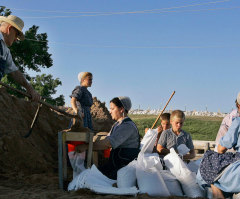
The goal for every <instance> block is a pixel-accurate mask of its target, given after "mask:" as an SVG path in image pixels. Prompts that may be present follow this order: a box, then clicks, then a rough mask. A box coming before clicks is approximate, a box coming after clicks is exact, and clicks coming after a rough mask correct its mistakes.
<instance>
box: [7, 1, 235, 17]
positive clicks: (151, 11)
mask: <svg viewBox="0 0 240 199" xmlns="http://www.w3.org/2000/svg"><path fill="white" fill-rule="evenodd" d="M229 1H231V0H221V1H211V2H205V3H197V4H190V5H182V6H174V7H169V8H160V9H151V10H142V11H130V12H80V11H75V12H66V11H51V10H50V11H48V10H29V9H17V8H11V10H21V11H31V12H47V13H65V14H80V13H81V14H84V15H78V16H43V17H27V16H26V17H23V18H72V17H86V16H88V17H91V16H109V15H124V14H145V13H156V12H155V11H163V10H172V9H180V8H187V7H194V6H202V5H209V4H217V3H224V2H229ZM160 13H161V12H160Z"/></svg>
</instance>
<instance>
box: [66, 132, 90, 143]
mask: <svg viewBox="0 0 240 199" xmlns="http://www.w3.org/2000/svg"><path fill="white" fill-rule="evenodd" d="M89 134H90V132H66V141H84V142H88V141H89Z"/></svg>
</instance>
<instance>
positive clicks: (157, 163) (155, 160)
mask: <svg viewBox="0 0 240 199" xmlns="http://www.w3.org/2000/svg"><path fill="white" fill-rule="evenodd" d="M137 164H138V165H139V166H140V167H142V169H144V170H146V171H147V170H148V169H150V170H151V169H152V168H153V167H155V168H157V170H162V169H163V166H162V160H161V159H160V158H159V155H158V154H157V153H142V152H140V153H139V154H138V158H137Z"/></svg>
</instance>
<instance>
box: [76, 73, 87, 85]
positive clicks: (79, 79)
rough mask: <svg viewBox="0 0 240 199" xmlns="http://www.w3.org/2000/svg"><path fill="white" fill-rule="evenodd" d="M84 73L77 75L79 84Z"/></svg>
mask: <svg viewBox="0 0 240 199" xmlns="http://www.w3.org/2000/svg"><path fill="white" fill-rule="evenodd" d="M85 73H86V72H81V73H78V81H79V82H80V83H81V81H82V78H83V76H85Z"/></svg>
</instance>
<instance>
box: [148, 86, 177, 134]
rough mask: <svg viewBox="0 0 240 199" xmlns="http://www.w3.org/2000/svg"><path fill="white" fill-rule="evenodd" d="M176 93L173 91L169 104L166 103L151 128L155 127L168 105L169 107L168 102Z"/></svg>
mask: <svg viewBox="0 0 240 199" xmlns="http://www.w3.org/2000/svg"><path fill="white" fill-rule="evenodd" d="M174 94H175V91H173V93H172V95H171V97H170V98H169V100H168V102H167V104H166V105H165V107H164V108H163V110H162V111H161V113H160V114H159V115H158V117H157V119H156V120H155V122H154V123H153V125H152V128H151V129H153V128H154V126H155V125H156V123H157V122H158V120H159V118H160V117H161V115H162V113H163V112H164V111H165V109H166V107H167V105H168V103H169V102H170V101H171V99H172V97H173V95H174Z"/></svg>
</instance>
